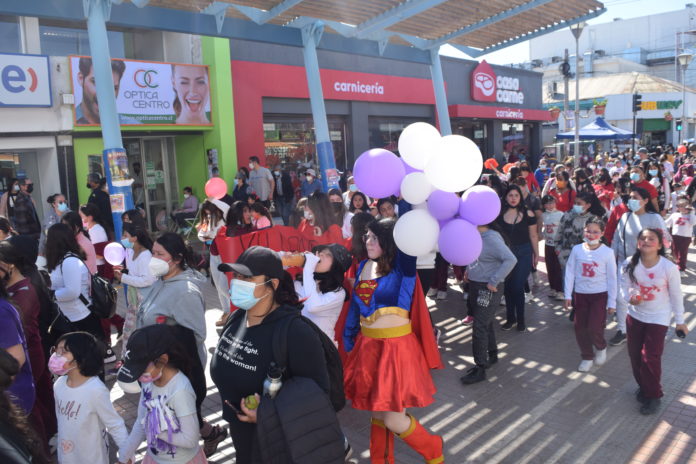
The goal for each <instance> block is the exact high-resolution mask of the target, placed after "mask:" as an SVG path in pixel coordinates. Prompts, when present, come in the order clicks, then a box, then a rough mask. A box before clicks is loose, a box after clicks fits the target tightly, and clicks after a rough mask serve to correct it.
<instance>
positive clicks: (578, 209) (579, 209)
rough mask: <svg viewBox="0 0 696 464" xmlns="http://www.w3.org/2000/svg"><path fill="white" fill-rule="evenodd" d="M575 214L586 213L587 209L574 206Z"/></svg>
mask: <svg viewBox="0 0 696 464" xmlns="http://www.w3.org/2000/svg"><path fill="white" fill-rule="evenodd" d="M573 212H575V213H577V214H582V213H584V212H585V208H583V207H582V206H580V205H573Z"/></svg>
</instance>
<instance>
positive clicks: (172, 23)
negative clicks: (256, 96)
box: [0, 0, 430, 64]
mask: <svg viewBox="0 0 696 464" xmlns="http://www.w3.org/2000/svg"><path fill="white" fill-rule="evenodd" d="M0 14H8V15H14V16H35V17H38V18H50V19H58V20H63V21H75V19H76V18H81V17H83V13H82V6H81V5H80V3H79V2H76V1H74V0H51V1H50V2H46V1H45V0H22V1H21V2H20V1H1V2H0ZM109 24H110V25H113V26H119V27H132V28H142V29H157V30H163V31H170V32H181V33H185V34H197V35H207V36H211V37H225V38H228V39H237V40H250V41H254V42H266V43H274V44H279V45H290V46H294V47H302V34H301V32H300V30H299V29H295V28H291V27H284V26H278V25H275V24H264V25H263V26H260V25H258V24H255V23H254V22H252V21H247V20H244V19H238V18H226V19H225V22H224V25H223V26H222V29H221V30H220V32H218V30H217V26H216V24H215V21H211V20H210V17H209V16H207V15H202V14H199V13H195V12H190V11H182V10H174V9H171V8H159V7H154V6H148V7H147V8H142V9H140V8H137V7H136V6H135V5H133V4H131V3H124V4H122V5H112V7H111V19H110V21H109ZM344 26H345V25H344ZM331 27H333V25H332V26H331ZM346 27H350V26H346ZM318 48H319V49H321V50H330V51H335V52H340V53H350V54H353V55H365V56H372V57H380V56H382V57H383V58H388V59H393V60H399V61H408V62H412V63H421V64H430V55H429V53H428V52H427V51H424V50H418V49H414V48H413V47H409V46H405V45H397V44H390V45H389V47H387V48H386V49H385V50H384V55H380V54H379V47H378V45H377V43H375V42H373V41H367V40H360V39H355V38H346V37H341V36H340V35H337V34H326V36H325V37H324V38H323V39H322V41H321V44H320V45H319V47H318Z"/></svg>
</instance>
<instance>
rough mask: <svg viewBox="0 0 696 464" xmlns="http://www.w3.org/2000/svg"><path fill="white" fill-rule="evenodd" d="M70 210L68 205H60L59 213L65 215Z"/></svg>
mask: <svg viewBox="0 0 696 464" xmlns="http://www.w3.org/2000/svg"><path fill="white" fill-rule="evenodd" d="M67 210H68V204H67V203H58V211H60V212H61V213H64V212H66V211H67Z"/></svg>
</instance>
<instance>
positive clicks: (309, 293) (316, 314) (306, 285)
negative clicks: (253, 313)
mask: <svg viewBox="0 0 696 464" xmlns="http://www.w3.org/2000/svg"><path fill="white" fill-rule="evenodd" d="M305 260H306V261H305V265H304V269H303V270H302V282H295V292H297V296H298V297H300V299H303V298H306V300H305V301H304V302H303V307H302V315H303V316H305V317H306V318H308V319H310V320H311V321H312V322H314V323H315V324H316V325H317V327H319V328H320V329H321V330H322V331H323V332H324V333H325V334H326V335H328V337H329V338H330V339H331V340H333V341H334V342H335V334H334V328H335V326H336V321H337V320H338V316H339V315H340V314H341V309H343V302H344V301H345V298H346V291H345V290H344V289H342V288H341V289H339V290H338V291H336V292H328V293H321V292H320V291H319V289H318V288H317V283H316V281H315V280H314V270H315V269H316V267H317V263H318V262H319V257H318V256H316V255H313V254H312V253H305Z"/></svg>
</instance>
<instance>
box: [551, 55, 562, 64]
mask: <svg viewBox="0 0 696 464" xmlns="http://www.w3.org/2000/svg"><path fill="white" fill-rule="evenodd" d="M561 61H563V57H560V56H552V57H551V63H560V62H561Z"/></svg>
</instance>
